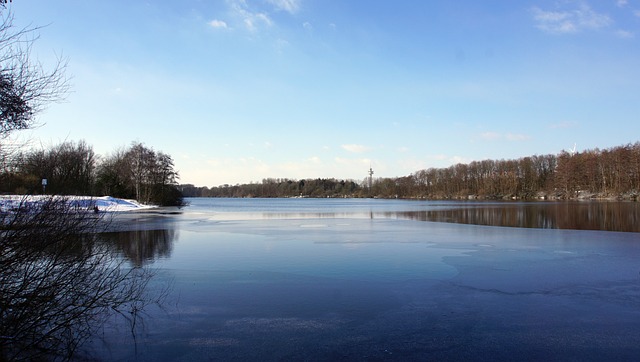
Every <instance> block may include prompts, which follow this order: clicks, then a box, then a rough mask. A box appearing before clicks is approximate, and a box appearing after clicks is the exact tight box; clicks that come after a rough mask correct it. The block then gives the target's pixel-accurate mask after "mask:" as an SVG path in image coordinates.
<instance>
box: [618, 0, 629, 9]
mask: <svg viewBox="0 0 640 362" xmlns="http://www.w3.org/2000/svg"><path fill="white" fill-rule="evenodd" d="M627 4H629V1H627V0H618V1H616V5H617V6H618V7H621V8H622V7H625V6H627Z"/></svg>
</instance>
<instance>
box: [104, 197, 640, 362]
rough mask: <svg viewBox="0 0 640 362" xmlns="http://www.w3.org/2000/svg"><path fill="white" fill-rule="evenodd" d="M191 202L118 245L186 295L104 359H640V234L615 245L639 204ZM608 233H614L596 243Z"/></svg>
mask: <svg viewBox="0 0 640 362" xmlns="http://www.w3.org/2000/svg"><path fill="white" fill-rule="evenodd" d="M189 201H190V202H191V205H190V206H189V207H187V208H185V209H183V210H182V213H179V214H176V213H173V212H167V213H164V212H162V210H160V211H158V210H154V211H152V212H145V213H133V214H127V215H123V216H119V217H120V219H118V220H116V222H117V223H118V224H121V225H126V227H124V228H125V229H127V230H128V231H122V232H114V233H110V234H107V235H106V237H107V238H108V239H109V240H110V242H112V243H114V244H116V245H118V246H119V248H120V250H122V253H123V255H125V257H127V258H128V259H129V260H130V261H131V262H132V263H133V264H136V265H149V266H151V267H152V268H156V269H157V270H158V276H157V277H156V279H155V280H154V285H163V283H166V282H167V281H170V282H171V283H172V289H171V292H170V294H169V296H168V298H167V301H166V303H165V305H164V306H163V308H162V309H152V310H150V311H149V314H148V315H147V316H146V317H145V319H144V324H143V325H138V326H137V328H136V333H135V338H133V336H132V333H131V332H130V331H129V330H128V329H127V328H125V327H122V326H120V327H118V326H112V327H109V328H106V329H105V330H104V331H103V333H102V335H101V336H100V337H101V339H100V340H96V341H94V343H93V345H92V346H93V348H94V351H93V352H92V353H93V356H95V357H98V358H101V359H108V360H140V361H157V360H163V361H194V360H238V361H244V360H308V361H316V360H317V361H329V360H349V361H351V360H367V361H370V360H376V361H377V360H402V361H406V360H442V359H456V360H460V359H467V360H491V361H493V360H507V359H508V360H522V359H527V360H567V359H569V360H612V359H615V360H635V359H636V358H637V356H639V355H640V274H639V273H640V233H638V232H629V231H627V232H620V231H602V230H610V229H614V230H615V229H616V228H617V229H618V230H633V228H634V227H637V225H638V224H637V217H638V207H637V206H638V205H637V203H610V204H606V205H607V206H602V204H585V203H576V204H566V203H558V204H554V203H546V204H542V206H540V204H535V203H534V204H527V203H464V202H463V203H456V202H426V201H403V200H370V199H355V200H349V199H347V200H344V199H320V200H318V199H191V200H189ZM616 204H617V205H619V206H614V205H616ZM535 205H538V206H535ZM594 205H595V206H594ZM597 205H600V206H597ZM603 208H604V209H606V210H604V209H603ZM169 211H171V210H169ZM579 217H580V218H582V219H584V221H583V222H582V223H580V222H578V221H576V220H577V219H578V218H579ZM598 218H600V219H602V218H605V219H615V220H599V219H598ZM621 218H623V219H625V220H627V221H628V222H622V221H621V220H620V219H621ZM430 220H437V221H430ZM442 221H447V222H442ZM463 223H466V224H463ZM626 223H630V224H631V226H624V225H623V224H626ZM472 224H481V225H472ZM496 225H502V226H496ZM597 225H601V226H600V227H601V228H602V230H592V229H594V228H596V229H597V228H599V227H598V226H597ZM611 225H612V226H611ZM621 225H622V226H621ZM505 226H510V227H505ZM562 227H569V228H571V229H562ZM580 228H584V229H589V230H575V229H580ZM625 228H627V229H625Z"/></svg>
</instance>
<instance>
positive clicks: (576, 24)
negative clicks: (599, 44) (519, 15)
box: [531, 2, 613, 34]
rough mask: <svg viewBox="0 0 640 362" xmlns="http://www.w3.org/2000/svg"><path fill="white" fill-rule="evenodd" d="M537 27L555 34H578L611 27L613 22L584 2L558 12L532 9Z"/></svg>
mask: <svg viewBox="0 0 640 362" xmlns="http://www.w3.org/2000/svg"><path fill="white" fill-rule="evenodd" d="M531 12H532V14H533V20H534V21H535V23H536V27H537V28H538V29H540V30H542V31H544V32H547V33H553V34H569V33H578V32H580V31H583V30H595V29H600V28H605V27H607V26H609V25H610V24H611V23H612V22H613V21H612V20H611V18H610V17H609V16H608V15H606V14H600V13H598V12H596V11H594V10H593V9H592V8H591V7H590V6H589V5H588V4H586V3H584V2H580V3H578V5H577V7H575V8H572V9H564V10H557V11H553V10H551V11H549V10H542V9H540V8H538V7H534V8H532V9H531Z"/></svg>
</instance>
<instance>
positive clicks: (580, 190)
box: [179, 142, 640, 200]
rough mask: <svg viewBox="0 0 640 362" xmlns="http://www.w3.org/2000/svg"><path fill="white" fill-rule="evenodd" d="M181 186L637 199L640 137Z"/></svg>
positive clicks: (224, 192)
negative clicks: (374, 170)
mask: <svg viewBox="0 0 640 362" xmlns="http://www.w3.org/2000/svg"><path fill="white" fill-rule="evenodd" d="M179 187H180V189H181V191H182V192H183V193H184V195H185V196H187V197H378V198H406V199H436V200H443V199H488V200H498V199H508V200H511V199H519V200H533V199H559V200H563V199H578V198H609V199H612V198H617V199H632V200H636V199H637V197H638V193H639V190H640V142H636V143H634V144H627V145H622V146H617V147H612V148H609V149H604V150H600V149H597V148H596V149H591V150H586V151H583V152H571V153H570V152H566V151H563V152H561V153H560V154H557V155H552V154H549V155H534V156H528V157H523V158H519V159H514V160H483V161H474V162H471V163H468V164H465V163H458V164H456V165H452V166H449V167H446V168H429V169H425V170H420V171H416V172H414V173H412V174H410V175H408V176H403V177H395V178H385V177H378V178H374V179H373V180H372V183H371V187H369V179H368V178H365V179H363V180H361V181H354V180H337V179H333V178H330V179H321V178H318V179H304V180H294V179H277V178H268V179H263V180H262V182H256V183H249V184H238V185H222V186H218V187H212V188H208V187H197V186H194V185H180V186H179Z"/></svg>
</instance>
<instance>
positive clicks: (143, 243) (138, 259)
mask: <svg viewBox="0 0 640 362" xmlns="http://www.w3.org/2000/svg"><path fill="white" fill-rule="evenodd" d="M101 236H102V238H103V239H104V240H105V241H107V242H108V243H110V244H111V245H112V246H113V247H115V248H116V249H117V250H118V251H119V252H121V253H122V255H124V257H125V258H127V259H128V260H129V261H131V263H132V264H133V265H135V266H143V265H144V264H146V263H147V262H151V261H153V260H155V259H158V258H168V257H170V256H171V252H172V251H173V242H174V240H175V239H176V238H177V230H175V229H169V230H167V229H162V230H135V231H120V232H112V233H104V234H102V235H101Z"/></svg>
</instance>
